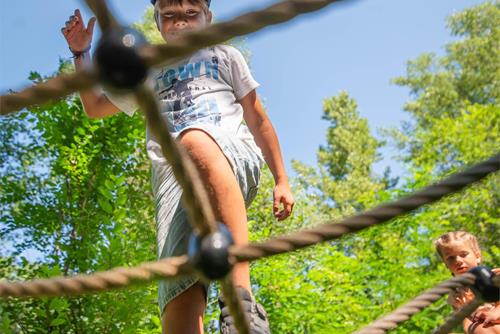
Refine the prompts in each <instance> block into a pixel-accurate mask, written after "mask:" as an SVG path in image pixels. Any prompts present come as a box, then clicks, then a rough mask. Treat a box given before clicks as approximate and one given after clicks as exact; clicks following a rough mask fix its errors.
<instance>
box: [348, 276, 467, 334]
mask: <svg viewBox="0 0 500 334" xmlns="http://www.w3.org/2000/svg"><path fill="white" fill-rule="evenodd" d="M475 281H476V278H475V276H474V275H473V274H469V273H466V274H463V275H460V276H457V277H454V278H452V279H450V280H448V281H445V282H443V283H441V284H439V285H437V286H436V287H434V288H432V289H429V290H427V291H426V292H424V293H423V294H421V295H420V296H418V297H416V298H415V299H413V300H412V301H410V302H408V303H406V304H404V305H403V306H401V307H399V308H397V309H396V310H395V311H393V312H392V313H390V314H389V315H386V316H384V317H383V318H380V319H379V320H377V321H375V322H373V323H372V324H371V325H369V326H366V327H364V328H362V329H361V330H358V331H356V332H354V333H353V334H384V333H387V331H389V330H391V329H393V328H396V327H397V326H398V325H399V324H401V323H402V322H405V321H406V320H408V319H410V318H411V317H412V316H413V315H414V314H416V313H418V312H420V311H422V310H423V309H424V308H426V307H427V306H429V305H430V304H432V303H434V302H435V301H436V300H438V299H439V298H441V297H442V296H444V295H446V294H448V293H449V292H451V291H453V290H454V289H455V288H458V287H461V286H469V285H471V284H474V282H475ZM469 314H470V312H469V313H468V314H467V315H469ZM467 315H465V316H467Z"/></svg>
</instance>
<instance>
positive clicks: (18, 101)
mask: <svg viewBox="0 0 500 334" xmlns="http://www.w3.org/2000/svg"><path fill="white" fill-rule="evenodd" d="M86 1H87V3H88V4H89V6H91V8H92V10H94V12H95V13H96V15H98V13H99V15H102V14H101V13H100V11H101V10H102V9H101V8H100V7H99V6H98V5H99V3H100V2H101V1H102V0H99V2H96V1H97V0H94V1H92V0H86ZM337 1H340V0H328V1H327V0H321V1H320V0H300V1H299V0H289V1H283V2H281V3H278V4H276V5H273V6H270V7H268V8H266V9H263V10H260V11H255V12H252V13H249V14H243V15H241V16H238V17H236V18H235V19H233V20H231V21H228V22H223V23H217V24H214V25H211V26H208V27H207V28H205V29H203V30H201V31H194V32H189V33H186V34H183V35H182V36H179V37H178V38H176V39H175V40H172V42H170V41H169V44H168V45H163V46H149V47H145V48H144V49H142V50H140V51H139V52H140V54H141V55H142V56H143V57H144V58H145V60H146V62H147V64H149V65H150V66H152V65H158V64H161V63H164V62H165V61H168V60H169V59H174V58H177V57H179V56H180V55H188V54H189V53H191V52H193V51H196V50H198V49H201V48H203V47H206V46H209V45H213V44H217V43H220V42H224V41H226V40H228V39H231V38H233V37H237V36H240V35H243V34H246V33H251V32H256V31H258V30H260V29H262V28H264V27H267V26H268V25H271V24H278V23H282V22H285V21H288V20H291V19H293V18H294V17H296V16H297V15H300V14H303V13H308V12H312V11H315V10H319V9H322V8H323V7H325V6H327V5H329V4H331V3H333V2H337ZM94 2H95V4H93V3H94ZM92 6H93V7H95V8H93V7H92ZM252 20H256V22H253V21H252ZM99 22H101V18H100V19H99ZM100 24H101V23H100ZM205 31H208V32H207V33H205ZM215 34H221V36H223V37H221V36H216V35H215ZM207 41H209V43H208V42H207ZM190 43H193V44H192V45H189V44H190ZM81 73H82V72H77V73H75V74H74V75H72V76H70V77H69V78H67V79H66V80H65V85H63V86H62V87H61V90H58V91H51V92H50V93H49V92H47V91H46V90H44V89H43V86H41V85H49V86H56V85H58V84H60V83H61V81H60V79H59V78H53V79H50V80H48V81H47V82H45V83H43V84H38V85H35V86H33V87H29V88H26V89H25V90H23V91H22V92H20V93H13V94H7V95H3V96H0V115H7V114H9V113H12V112H14V111H16V110H19V109H21V108H24V107H30V106H33V105H36V104H43V103H46V102H48V101H50V100H53V99H59V98H63V97H64V96H67V95H68V94H71V93H72V92H75V91H77V90H81V89H84V88H88V87H90V86H91V85H92V84H95V83H97V81H96V79H95V78H94V75H93V76H92V78H93V79H94V80H93V81H92V82H88V83H87V84H86V85H83V84H82V83H81V82H80V81H79V80H80V79H79V78H78V77H79V76H80V75H82V74H81ZM68 79H71V80H68ZM65 86H67V87H65ZM35 97H36V98H35Z"/></svg>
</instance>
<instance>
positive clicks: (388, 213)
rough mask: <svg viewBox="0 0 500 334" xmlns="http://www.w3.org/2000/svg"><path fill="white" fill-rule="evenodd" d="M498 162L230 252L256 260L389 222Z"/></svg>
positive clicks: (483, 174)
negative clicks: (332, 220)
mask: <svg viewBox="0 0 500 334" xmlns="http://www.w3.org/2000/svg"><path fill="white" fill-rule="evenodd" d="M499 166H500V154H497V155H495V156H493V157H491V158H490V159H488V160H486V161H483V162H481V163H478V164H476V165H474V166H472V167H470V168H468V169H466V170H465V171H463V172H460V173H457V174H454V175H452V176H449V177H447V178H445V179H444V180H442V181H440V182H438V183H436V184H434V185H431V186H428V187H426V188H424V189H422V190H420V191H417V192H415V193H413V194H410V195H408V196H405V197H403V198H401V199H400V200H397V201H395V202H392V203H387V204H382V205H380V206H378V207H375V208H374V209H371V210H368V211H365V212H363V213H360V214H357V215H354V216H351V217H348V218H345V219H342V220H340V221H339V222H332V223H330V224H325V225H321V226H318V227H315V228H312V229H308V230H303V231H299V232H296V233H293V234H290V235H286V236H281V237H277V238H273V239H271V240H268V241H264V242H258V243H253V244H249V245H245V246H234V247H232V248H231V250H230V253H231V255H232V256H233V257H234V259H235V261H237V262H245V261H253V260H257V259H260V258H262V257H267V256H271V255H277V254H282V253H286V252H290V251H294V250H297V249H301V248H305V247H308V246H312V245H314V244H317V243H320V242H324V241H328V240H332V239H336V238H340V237H342V236H343V235H346V234H348V233H353V232H357V231H360V230H363V229H366V228H368V227H371V226H373V225H378V224H381V223H384V222H387V221H388V220H391V219H393V218H395V217H397V216H401V215H404V214H406V213H409V212H410V211H412V210H415V209H417V208H419V207H421V206H423V205H426V204H430V203H433V202H436V201H437V200H439V199H441V198H442V197H444V196H446V195H449V194H451V193H454V192H457V191H459V190H461V189H462V188H464V187H466V186H468V185H469V184H471V183H473V182H476V181H479V180H481V179H482V178H484V177H486V176H487V175H489V174H490V173H493V172H496V171H498V168H499Z"/></svg>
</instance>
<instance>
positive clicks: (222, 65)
mask: <svg viewBox="0 0 500 334" xmlns="http://www.w3.org/2000/svg"><path fill="white" fill-rule="evenodd" d="M147 83H148V85H149V86H150V87H151V88H152V89H153V90H154V94H155V96H156V97H157V99H158V101H159V106H160V112H161V115H162V116H163V117H164V118H165V119H166V121H167V122H168V123H169V125H170V129H171V134H172V136H173V137H174V138H175V137H177V136H178V135H179V134H180V133H181V132H182V131H184V130H186V129H191V128H198V129H202V130H204V131H206V132H208V133H209V134H212V133H217V132H221V133H224V134H226V135H229V136H231V137H233V136H234V137H235V138H239V139H241V140H243V141H245V142H246V143H247V144H248V145H249V146H250V147H252V148H253V149H255V151H256V152H257V153H258V154H259V155H261V153H260V149H259V148H258V147H257V146H256V144H255V141H254V139H253V136H252V135H251V133H250V132H249V130H248V128H247V127H246V126H245V125H244V124H243V108H242V107H241V105H240V104H239V103H238V101H239V100H240V99H242V98H243V97H245V96H246V95H247V94H248V93H250V92H251V91H252V90H254V89H255V88H257V87H258V86H259V84H258V83H257V82H256V81H255V80H254V78H253V77H252V75H251V73H250V70H249V68H248V65H247V63H246V61H245V59H244V58H243V56H242V54H241V53H240V52H239V51H238V50H237V49H235V48H234V47H232V46H228V45H218V46H215V47H210V48H206V49H202V50H199V51H197V52H196V53H194V54H192V55H191V56H189V57H187V58H184V59H182V60H181V61H176V62H175V63H172V64H169V65H167V66H165V67H163V68H160V69H155V70H154V72H152V74H151V75H150V76H149V78H148V81H147ZM106 96H107V97H108V99H109V100H110V101H111V102H112V103H113V104H114V105H116V106H117V107H118V108H119V109H120V110H122V111H123V112H125V113H126V114H128V115H130V116H132V115H133V113H134V112H135V110H136V109H138V106H137V104H136V102H135V100H134V98H133V97H132V96H127V95H114V94H110V93H106ZM146 138H147V150H148V154H149V156H150V158H151V160H152V161H153V162H164V161H165V159H164V158H163V156H162V155H161V148H160V146H159V144H158V143H157V142H156V140H155V139H154V138H153V137H152V136H151V134H150V133H149V130H148V131H147V135H146Z"/></svg>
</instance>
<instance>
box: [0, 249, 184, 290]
mask: <svg viewBox="0 0 500 334" xmlns="http://www.w3.org/2000/svg"><path fill="white" fill-rule="evenodd" d="M192 273H193V270H192V268H191V266H190V265H189V263H188V258H187V256H180V257H173V258H168V259H163V260H160V261H157V262H149V263H143V264H141V265H139V266H137V267H135V268H116V269H113V270H109V271H104V272H98V273H94V274H92V275H78V276H74V277H71V278H67V277H58V278H48V279H39V280H34V281H29V282H0V297H3V298H5V297H43V296H61V295H76V294H82V293H89V292H100V291H104V290H109V289H116V288H120V287H125V286H128V285H130V284H132V283H139V282H150V281H152V280H154V279H172V278H175V277H178V276H182V275H187V274H192Z"/></svg>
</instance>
